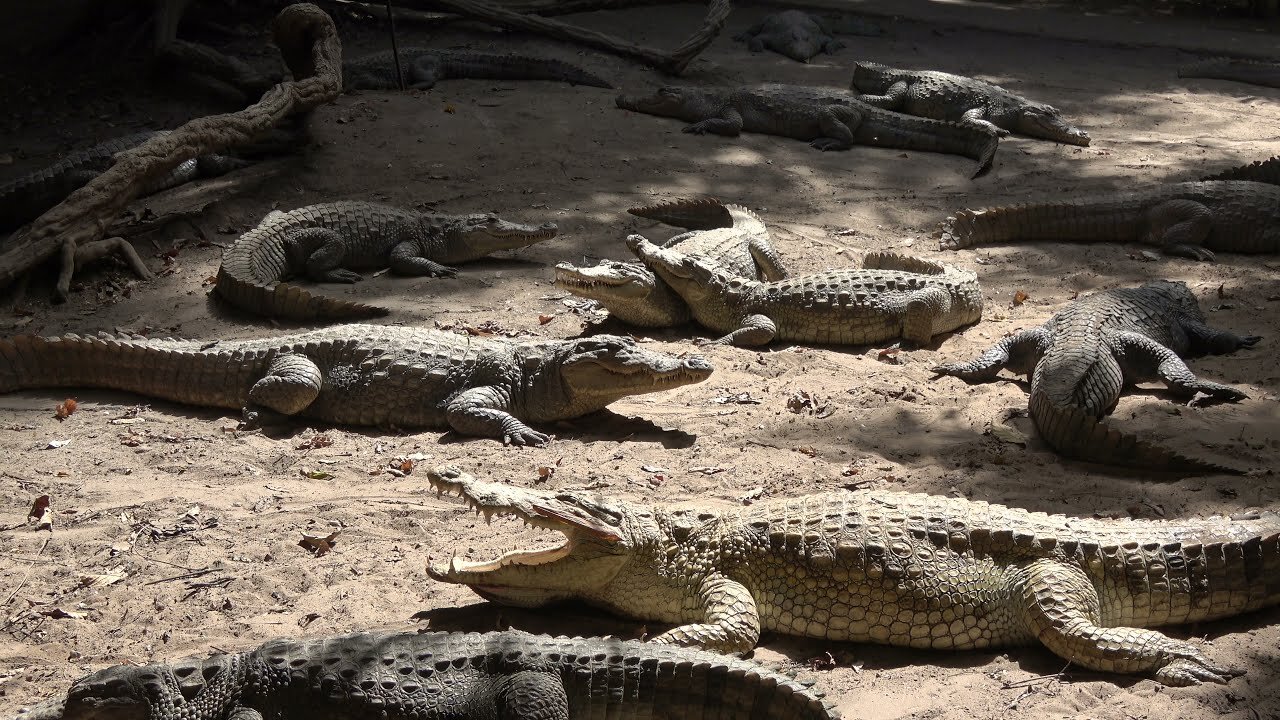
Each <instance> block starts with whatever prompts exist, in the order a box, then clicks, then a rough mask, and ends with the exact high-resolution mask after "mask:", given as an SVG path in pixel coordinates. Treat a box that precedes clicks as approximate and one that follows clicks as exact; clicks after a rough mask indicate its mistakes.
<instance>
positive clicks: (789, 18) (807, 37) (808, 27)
mask: <svg viewBox="0 0 1280 720" xmlns="http://www.w3.org/2000/svg"><path fill="white" fill-rule="evenodd" d="M734 40H738V41H744V42H746V43H747V49H748V50H750V51H751V52H761V51H763V50H766V49H768V50H772V51H774V52H776V53H779V54H781V55H785V56H787V57H789V58H791V59H792V60H798V61H800V62H802V63H807V62H809V61H810V60H812V59H813V57H814V56H815V55H818V54H819V53H824V52H825V53H828V54H832V53H835V51H837V50H839V49H841V48H843V47H844V43H842V42H840V41H839V40H837V39H835V38H834V37H832V35H831V33H830V32H829V31H828V30H827V28H826V27H824V26H823V24H822V20H820V19H819V18H818V17H817V16H815V15H811V14H809V13H807V12H804V11H802V10H783V11H782V12H776V13H773V14H771V15H768V16H766V17H765V19H764V20H762V21H760V22H758V23H756V24H755V25H752V26H751V27H750V28H749V29H747V31H746V32H744V33H741V34H740V35H737V36H735V37H734Z"/></svg>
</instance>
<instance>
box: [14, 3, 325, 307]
mask: <svg viewBox="0 0 1280 720" xmlns="http://www.w3.org/2000/svg"><path fill="white" fill-rule="evenodd" d="M272 31H273V33H274V36H275V44H276V45H277V46H278V47H279V48H280V52H281V54H282V55H283V56H284V61H285V63H286V64H287V65H288V66H289V69H290V70H291V71H292V73H293V77H294V79H293V80H292V81H288V82H282V83H280V84H279V85H276V86H274V87H272V88H271V89H269V90H267V92H266V93H264V94H263V96H262V99H260V100H259V101H258V102H257V104H255V105H250V106H249V107H247V108H245V109H243V110H240V111H238V112H234V113H225V114H221V115H209V116H206V117H201V118H196V119H195V120H192V121H190V122H188V123H186V124H185V125H183V126H182V127H179V128H178V129H176V130H174V131H172V132H170V133H168V134H166V135H163V136H159V137H154V138H152V139H150V140H148V141H147V142H145V143H143V144H141V145H139V146H138V147H136V148H133V149H131V150H128V151H125V152H123V153H120V154H119V155H118V156H117V157H116V162H115V163H114V164H113V165H112V166H111V167H110V168H109V169H108V170H107V171H106V172H104V173H102V174H101V175H99V176H98V177H96V178H94V179H93V180H92V181H90V182H89V183H88V184H87V185H85V186H84V187H82V188H80V189H79V190H76V191H75V192H73V193H72V194H71V195H69V196H67V198H66V199H65V200H63V201H62V203H60V204H59V205H57V206H56V207H54V208H53V209H51V210H49V211H48V212H46V213H45V214H44V215H41V216H40V217H39V218H37V219H36V220H35V221H34V222H33V223H32V224H31V225H30V226H28V227H27V228H25V229H24V230H20V231H19V232H18V233H17V234H16V235H15V237H14V238H12V239H11V240H10V241H9V243H7V245H8V246H9V249H8V250H6V251H5V252H4V253H3V254H0V287H3V286H5V285H8V284H9V283H11V282H13V281H14V280H15V279H16V278H18V277H21V276H23V275H24V274H25V273H27V272H28V271H30V270H31V269H32V268H34V267H35V266H36V265H38V264H40V263H42V262H44V261H45V260H47V259H48V258H50V257H52V256H53V255H55V254H59V255H60V256H61V259H60V262H61V270H60V273H59V276H58V283H57V286H56V289H55V291H54V300H55V301H62V300H65V299H66V297H67V293H69V292H70V287H71V277H72V275H73V273H74V272H75V269H76V266H77V264H80V263H83V262H86V261H88V260H89V259H92V258H94V257H97V256H100V255H101V254H102V253H103V251H104V250H116V251H119V252H121V253H122V254H124V255H125V259H126V261H128V262H129V264H130V265H131V266H133V268H134V269H135V271H141V272H140V273H139V274H144V273H145V275H146V276H149V275H150V273H149V271H147V269H146V267H145V266H144V265H143V264H142V261H141V259H139V258H138V256H137V254H136V252H134V250H133V247H132V246H131V245H129V244H128V243H126V242H124V241H123V240H121V239H120V238H108V239H105V240H104V239H103V236H104V235H105V234H106V229H107V227H108V226H109V225H110V224H111V223H112V222H113V221H114V220H115V219H116V218H117V217H118V216H119V214H120V212H121V211H122V210H123V209H124V207H125V206H126V205H128V204H129V202H130V201H131V200H133V199H134V198H136V197H138V195H139V194H140V193H141V191H142V189H143V187H145V186H146V184H147V182H148V181H149V180H151V179H153V178H157V177H159V176H161V175H164V174H165V173H167V172H169V171H170V170H172V169H173V168H175V167H177V166H178V165H179V164H181V163H183V162H185V161H186V160H189V159H191V158H195V157H198V156H200V155H208V154H212V153H217V152H219V151H223V150H226V149H228V148H231V147H234V146H236V145H241V144H245V143H250V142H252V141H254V140H255V138H257V137H259V136H260V135H262V134H263V133H266V132H267V131H269V130H271V129H272V128H274V127H275V126H276V125H278V124H279V123H280V122H281V121H282V120H284V119H285V118H286V117H288V116H290V115H292V114H294V113H298V112H304V111H309V110H312V109H314V108H316V107H318V106H320V105H322V104H324V103H326V102H329V101H331V100H333V99H334V98H336V97H338V95H339V94H340V93H341V92H342V44H341V42H340V41H339V40H338V33H337V30H336V28H335V27H334V25H333V20H332V19H331V18H330V17H329V16H328V15H327V14H326V13H325V12H324V11H323V10H321V9H320V8H318V7H316V6H315V5H312V4H310V3H299V4H296V5H290V6H288V7H286V8H284V9H283V10H281V11H280V14H279V15H277V16H276V19H275V21H274V22H273V23H272Z"/></svg>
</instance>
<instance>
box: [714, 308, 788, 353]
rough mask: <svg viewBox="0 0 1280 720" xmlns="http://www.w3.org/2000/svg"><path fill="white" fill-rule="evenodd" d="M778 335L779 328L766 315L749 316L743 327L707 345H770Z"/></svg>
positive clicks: (743, 322) (744, 319) (743, 321)
mask: <svg viewBox="0 0 1280 720" xmlns="http://www.w3.org/2000/svg"><path fill="white" fill-rule="evenodd" d="M777 335H778V327H777V326H776V325H774V324H773V321H772V320H770V319H769V318H768V317H766V316H764V315H748V316H747V317H745V318H743V320H742V327H740V328H738V329H737V330H734V331H733V332H731V333H729V334H728V335H725V336H724V337H722V338H718V339H716V340H712V341H711V342H710V343H707V344H709V345H737V346H738V347H750V346H752V345H768V344H769V343H770V342H772V341H773V338H774V337H776V336H777Z"/></svg>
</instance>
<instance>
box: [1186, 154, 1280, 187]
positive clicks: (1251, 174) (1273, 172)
mask: <svg viewBox="0 0 1280 720" xmlns="http://www.w3.org/2000/svg"><path fill="white" fill-rule="evenodd" d="M1200 179H1201V180H1248V181H1250V182H1260V183H1268V184H1270V185H1280V155H1276V156H1275V157H1270V158H1267V159H1266V160H1254V161H1253V162H1251V163H1249V164H1248V165H1241V166H1240V167H1236V168H1231V169H1230V170H1224V171H1222V172H1220V173H1215V174H1213V175H1207V176H1205V177H1202V178H1200Z"/></svg>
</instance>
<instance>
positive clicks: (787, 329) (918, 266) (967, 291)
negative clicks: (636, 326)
mask: <svg viewBox="0 0 1280 720" xmlns="http://www.w3.org/2000/svg"><path fill="white" fill-rule="evenodd" d="M627 247H629V248H631V250H632V251H633V252H635V253H636V255H637V256H638V257H639V258H640V259H641V260H642V261H643V262H644V263H645V265H647V266H648V267H649V269H651V270H653V272H654V273H655V274H657V275H658V277H660V278H662V279H663V281H665V282H666V283H667V284H668V285H670V286H671V287H672V288H673V289H674V290H675V291H676V292H677V293H679V294H680V296H681V297H683V298H684V300H685V302H686V303H688V305H689V310H690V312H691V313H692V314H693V317H694V319H695V320H697V321H698V323H699V324H701V325H703V326H705V327H707V328H708V329H711V330H713V331H715V332H722V333H728V334H727V335H725V336H723V337H721V338H719V339H718V340H715V341H713V342H714V344H718V345H739V346H751V345H766V344H768V343H770V342H772V341H774V340H782V341H790V342H811V343H824V344H836V345H865V344H869V343H876V342H883V341H886V340H896V339H898V338H901V339H902V340H903V341H905V342H907V343H914V344H921V345H923V344H927V343H929V342H930V341H931V340H932V338H933V337H934V336H935V335H938V334H940V333H944V332H949V331H951V330H954V329H956V328H958V327H961V326H963V325H968V324H969V323H972V322H977V320H978V319H979V318H980V317H982V289H981V288H980V287H979V286H978V278H977V276H975V275H974V274H973V273H970V272H965V271H961V270H958V269H956V268H953V267H950V266H947V265H940V264H937V263H931V262H927V261H925V260H920V259H918V258H912V257H906V256H903V255H895V254H892V253H868V254H867V256H866V258H865V259H864V260H863V266H862V269H860V270H828V271H826V272H822V273H816V274H813V275H797V276H793V277H789V278H786V279H785V280H776V281H772V282H758V281H755V280H750V279H747V278H741V277H733V276H731V275H729V274H728V273H725V272H724V271H723V270H721V269H719V268H717V267H715V266H713V265H710V264H708V263H706V262H704V261H702V260H699V259H698V258H695V257H690V256H688V255H682V254H680V253H677V252H675V251H672V250H668V249H665V248H661V247H658V246H657V245H654V244H653V243H651V242H649V241H648V240H647V239H645V238H644V236H642V235H631V236H629V237H628V238H627Z"/></svg>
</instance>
